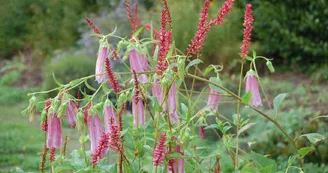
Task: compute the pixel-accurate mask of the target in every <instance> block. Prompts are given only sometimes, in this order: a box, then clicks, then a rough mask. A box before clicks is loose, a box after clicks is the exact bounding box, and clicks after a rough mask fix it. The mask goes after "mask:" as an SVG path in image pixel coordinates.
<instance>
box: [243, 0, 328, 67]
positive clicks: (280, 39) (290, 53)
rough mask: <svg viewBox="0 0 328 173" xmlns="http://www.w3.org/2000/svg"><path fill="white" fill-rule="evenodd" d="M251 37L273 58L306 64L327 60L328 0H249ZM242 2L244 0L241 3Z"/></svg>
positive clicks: (287, 62) (306, 65) (281, 61)
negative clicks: (252, 12)
mask: <svg viewBox="0 0 328 173" xmlns="http://www.w3.org/2000/svg"><path fill="white" fill-rule="evenodd" d="M249 2H250V3H252V4H253V9H254V16H255V23H254V39H257V40H258V41H259V42H260V43H261V48H262V49H263V51H264V54H265V55H266V56H272V57H273V58H275V62H276V63H277V62H280V63H281V64H285V65H290V64H298V65H300V66H301V67H308V65H312V64H321V63H327V62H328V32H327V26H328V20H326V18H327V16H328V8H327V6H328V2H327V1H325V0H315V1H313V0H301V1H295V0H266V1H263V0H249ZM242 6H244V4H243V5H242Z"/></svg>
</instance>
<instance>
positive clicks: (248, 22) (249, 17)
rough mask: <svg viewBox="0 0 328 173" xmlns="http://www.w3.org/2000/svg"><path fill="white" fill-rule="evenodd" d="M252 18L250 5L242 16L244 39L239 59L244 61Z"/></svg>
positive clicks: (248, 44) (248, 43) (250, 32)
mask: <svg viewBox="0 0 328 173" xmlns="http://www.w3.org/2000/svg"><path fill="white" fill-rule="evenodd" d="M253 22H254V17H253V11H252V5H251V4H247V5H246V10H245V16H244V27H245V28H244V39H243V45H242V46H241V47H240V50H241V58H242V59H244V58H245V57H246V56H247V55H248V49H249V46H250V40H251V35H252V29H253V26H252V24H253Z"/></svg>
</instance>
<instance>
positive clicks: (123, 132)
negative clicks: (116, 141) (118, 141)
mask: <svg viewBox="0 0 328 173" xmlns="http://www.w3.org/2000/svg"><path fill="white" fill-rule="evenodd" d="M128 131H129V128H126V129H124V130H123V131H122V132H121V137H122V136H124V135H125V134H126V133H127V132H128Z"/></svg>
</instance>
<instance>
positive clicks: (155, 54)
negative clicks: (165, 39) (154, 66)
mask: <svg viewBox="0 0 328 173" xmlns="http://www.w3.org/2000/svg"><path fill="white" fill-rule="evenodd" d="M158 52H159V46H158V45H157V46H156V48H155V51H154V60H157V57H158Z"/></svg>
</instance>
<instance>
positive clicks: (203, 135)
mask: <svg viewBox="0 0 328 173" xmlns="http://www.w3.org/2000/svg"><path fill="white" fill-rule="evenodd" d="M199 136H200V138H201V139H202V140H204V139H205V126H200V127H199Z"/></svg>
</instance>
